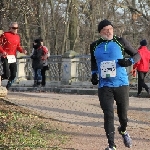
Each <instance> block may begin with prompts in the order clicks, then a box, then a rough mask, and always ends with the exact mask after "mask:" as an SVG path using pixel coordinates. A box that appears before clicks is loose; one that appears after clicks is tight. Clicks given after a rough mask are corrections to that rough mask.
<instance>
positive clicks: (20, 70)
mask: <svg viewBox="0 0 150 150" xmlns="http://www.w3.org/2000/svg"><path fill="white" fill-rule="evenodd" d="M27 57H28V56H26V55H25V54H23V53H18V54H17V74H16V78H15V82H16V83H19V82H20V81H22V80H27V79H26V73H25V69H24V68H25V65H26V60H27V59H26V58H27Z"/></svg>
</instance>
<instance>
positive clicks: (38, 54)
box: [31, 47, 44, 69]
mask: <svg viewBox="0 0 150 150" xmlns="http://www.w3.org/2000/svg"><path fill="white" fill-rule="evenodd" d="M43 54H44V53H43V49H42V47H40V48H38V49H34V51H33V54H32V56H31V59H32V68H33V69H42V68H43V61H42V56H43Z"/></svg>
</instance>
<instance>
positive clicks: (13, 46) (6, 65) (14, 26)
mask: <svg viewBox="0 0 150 150" xmlns="http://www.w3.org/2000/svg"><path fill="white" fill-rule="evenodd" d="M17 31H18V23H17V22H12V23H11V24H10V26H9V31H7V32H4V33H3V34H2V35H1V36H0V51H1V52H2V53H3V55H2V56H1V61H2V64H3V74H2V80H4V79H8V83H7V85H6V88H7V89H9V88H10V87H11V85H12V83H13V82H14V79H15V77H16V72H17V64H16V52H17V51H19V52H20V53H24V54H26V53H27V51H26V50H24V49H23V48H22V47H21V46H20V36H19V35H18V33H17Z"/></svg>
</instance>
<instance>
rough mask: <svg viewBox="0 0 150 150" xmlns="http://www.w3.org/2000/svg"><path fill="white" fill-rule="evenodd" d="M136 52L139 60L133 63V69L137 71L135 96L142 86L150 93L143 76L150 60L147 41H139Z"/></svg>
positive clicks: (147, 69)
mask: <svg viewBox="0 0 150 150" xmlns="http://www.w3.org/2000/svg"><path fill="white" fill-rule="evenodd" d="M138 52H139V54H140V55H141V60H140V61H138V62H137V63H135V64H134V65H133V69H134V70H137V72H138V92H137V96H138V97H139V96H140V95H141V92H142V88H144V89H145V90H146V92H147V93H148V95H150V89H149V87H148V86H147V84H145V81H144V79H145V76H146V74H147V72H148V71H149V62H150V51H149V50H148V48H147V41H146V40H145V39H144V40H142V41H140V47H139V48H138Z"/></svg>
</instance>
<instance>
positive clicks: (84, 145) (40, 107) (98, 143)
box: [7, 92, 150, 150]
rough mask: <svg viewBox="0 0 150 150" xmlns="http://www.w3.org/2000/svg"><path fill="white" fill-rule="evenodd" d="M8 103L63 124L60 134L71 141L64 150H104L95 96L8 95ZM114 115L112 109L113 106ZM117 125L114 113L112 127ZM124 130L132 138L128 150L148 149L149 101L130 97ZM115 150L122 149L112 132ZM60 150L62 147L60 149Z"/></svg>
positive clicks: (120, 143) (22, 93)
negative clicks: (127, 119)
mask: <svg viewBox="0 0 150 150" xmlns="http://www.w3.org/2000/svg"><path fill="white" fill-rule="evenodd" d="M7 99H8V101H10V102H13V103H15V104H17V105H19V106H23V107H26V108H28V109H30V110H33V111H36V112H38V113H39V114H40V115H42V116H44V117H46V118H53V119H55V120H58V121H61V122H63V123H64V133H65V134H69V135H70V134H71V135H72V137H73V138H72V140H71V141H70V142H69V143H68V144H67V145H66V146H65V147H64V149H68V150H104V149H105V148H106V146H107V141H106V137H105V132H104V129H103V113H102V110H101V108H100V107H99V101H98V97H97V96H94V95H69V94H56V93H33V92H32V93H31V92H16V93H15V92H9V93H8V96H7ZM114 108H115V112H116V106H115V105H114ZM118 126H119V123H118V118H117V115H116V113H115V127H116V128H117V127H118ZM128 131H129V133H130V135H131V137H132V139H133V147H132V148H130V149H131V150H137V149H141V150H149V149H150V99H149V98H135V97H130V110H129V123H128ZM115 140H116V141H115V143H116V145H117V150H126V149H128V148H125V147H124V145H123V142H122V139H121V136H120V135H119V134H118V133H117V132H116V135H115ZM62 149H63V148H62Z"/></svg>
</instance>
